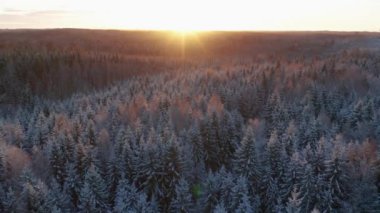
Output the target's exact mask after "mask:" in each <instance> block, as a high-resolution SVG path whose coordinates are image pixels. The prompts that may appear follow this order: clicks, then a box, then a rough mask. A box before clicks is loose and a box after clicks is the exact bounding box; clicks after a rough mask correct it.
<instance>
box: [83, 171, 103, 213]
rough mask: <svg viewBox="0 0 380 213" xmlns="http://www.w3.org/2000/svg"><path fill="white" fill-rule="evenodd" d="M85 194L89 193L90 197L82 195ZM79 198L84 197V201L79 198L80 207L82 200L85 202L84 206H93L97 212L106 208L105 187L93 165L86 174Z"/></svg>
mask: <svg viewBox="0 0 380 213" xmlns="http://www.w3.org/2000/svg"><path fill="white" fill-rule="evenodd" d="M85 192H90V193H91V194H92V195H91V197H89V196H87V195H84V193H85ZM80 196H84V199H82V198H81V197H80V198H79V201H80V206H81V205H83V203H82V202H81V201H82V200H84V201H86V202H85V203H86V204H89V203H91V205H95V207H96V208H97V209H98V210H104V209H106V208H107V206H108V199H107V198H108V194H107V186H106V184H105V182H104V180H103V178H102V177H101V176H100V175H99V173H98V171H97V169H96V168H95V167H94V166H93V165H92V166H91V167H90V169H89V170H88V171H87V173H86V176H85V180H84V186H83V188H82V190H81V192H80ZM93 202H95V203H93Z"/></svg>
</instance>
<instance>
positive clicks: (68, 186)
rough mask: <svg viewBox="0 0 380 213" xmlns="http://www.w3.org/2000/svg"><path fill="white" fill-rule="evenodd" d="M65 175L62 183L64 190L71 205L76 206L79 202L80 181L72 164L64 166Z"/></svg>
mask: <svg viewBox="0 0 380 213" xmlns="http://www.w3.org/2000/svg"><path fill="white" fill-rule="evenodd" d="M66 173H67V177H66V179H65V184H64V187H63V189H64V192H65V193H66V194H67V195H68V199H69V200H70V203H71V205H72V206H73V207H74V208H76V207H77V205H78V202H79V194H80V191H81V188H80V185H81V183H82V181H81V180H80V178H79V176H78V175H77V173H76V169H75V166H74V164H72V163H70V164H67V166H66Z"/></svg>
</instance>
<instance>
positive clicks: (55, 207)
mask: <svg viewBox="0 0 380 213" xmlns="http://www.w3.org/2000/svg"><path fill="white" fill-rule="evenodd" d="M69 207H70V201H69V199H68V197H67V196H66V194H65V193H64V192H63V191H61V186H60V185H59V184H58V183H57V182H55V181H54V179H53V181H52V183H51V187H50V189H49V191H48V192H47V195H46V200H45V203H44V205H43V207H42V209H43V211H45V212H53V211H56V212H66V211H68V210H69Z"/></svg>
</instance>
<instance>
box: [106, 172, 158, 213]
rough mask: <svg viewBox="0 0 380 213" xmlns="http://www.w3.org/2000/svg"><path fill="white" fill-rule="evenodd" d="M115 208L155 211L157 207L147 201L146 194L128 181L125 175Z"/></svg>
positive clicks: (120, 209) (131, 210) (122, 210)
mask: <svg viewBox="0 0 380 213" xmlns="http://www.w3.org/2000/svg"><path fill="white" fill-rule="evenodd" d="M113 210H114V211H115V212H120V213H121V212H136V213H137V212H147V213H149V212H155V211H156V209H155V208H154V206H153V205H152V204H151V203H148V202H147V198H146V195H145V194H144V193H143V192H138V191H137V188H136V187H134V186H133V185H130V184H129V183H128V180H127V179H125V178H124V177H123V178H122V179H121V180H120V182H119V184H118V187H117V192H116V198H115V205H114V208H113Z"/></svg>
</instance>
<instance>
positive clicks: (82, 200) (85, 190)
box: [78, 182, 102, 213]
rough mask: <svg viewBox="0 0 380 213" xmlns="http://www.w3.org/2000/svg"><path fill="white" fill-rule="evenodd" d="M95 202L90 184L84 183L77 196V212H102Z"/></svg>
mask: <svg viewBox="0 0 380 213" xmlns="http://www.w3.org/2000/svg"><path fill="white" fill-rule="evenodd" d="M96 200H97V199H96V195H95V194H94V193H93V191H92V189H91V186H90V183H88V182H85V183H84V185H83V187H82V189H81V191H80V195H79V203H78V211H79V212H84V213H92V212H99V213H100V212H102V210H101V208H100V207H99V206H98V205H97V201H96Z"/></svg>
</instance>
